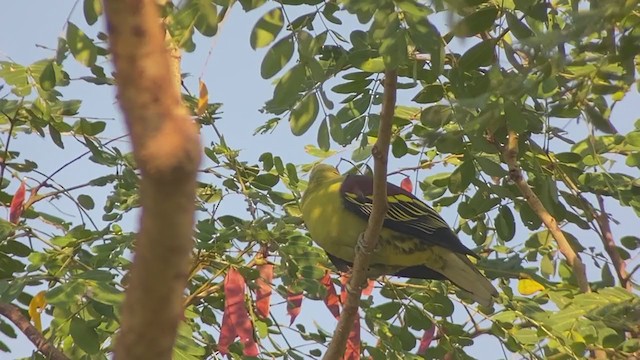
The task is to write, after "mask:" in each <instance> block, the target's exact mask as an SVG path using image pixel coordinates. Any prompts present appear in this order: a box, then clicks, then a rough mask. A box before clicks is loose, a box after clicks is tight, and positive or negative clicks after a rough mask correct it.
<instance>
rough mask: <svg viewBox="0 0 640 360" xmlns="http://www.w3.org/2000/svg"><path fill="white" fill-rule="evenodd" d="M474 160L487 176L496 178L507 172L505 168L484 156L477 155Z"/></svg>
mask: <svg viewBox="0 0 640 360" xmlns="http://www.w3.org/2000/svg"><path fill="white" fill-rule="evenodd" d="M476 161H477V162H478V166H480V169H482V171H483V172H485V173H486V174H487V175H489V176H494V177H498V178H502V177H505V176H507V175H508V174H509V172H508V171H507V170H505V169H504V168H503V167H502V166H501V165H500V164H499V163H497V162H495V161H493V160H491V159H489V158H486V157H477V158H476Z"/></svg>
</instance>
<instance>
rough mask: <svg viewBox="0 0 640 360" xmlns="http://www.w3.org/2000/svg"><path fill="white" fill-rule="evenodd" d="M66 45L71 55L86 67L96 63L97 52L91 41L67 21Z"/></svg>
mask: <svg viewBox="0 0 640 360" xmlns="http://www.w3.org/2000/svg"><path fill="white" fill-rule="evenodd" d="M67 45H68V46H69V51H70V52H71V54H72V55H73V57H74V58H75V59H76V60H78V62H79V63H81V64H82V65H84V66H86V67H91V66H93V65H94V64H95V63H96V59H97V56H98V52H97V49H96V46H95V44H94V43H93V41H92V40H91V39H90V38H89V37H88V36H87V35H85V33H84V32H82V30H80V28H78V27H77V26H76V25H75V24H74V23H72V22H69V23H67Z"/></svg>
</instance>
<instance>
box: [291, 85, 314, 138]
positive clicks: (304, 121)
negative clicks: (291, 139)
mask: <svg viewBox="0 0 640 360" xmlns="http://www.w3.org/2000/svg"><path fill="white" fill-rule="evenodd" d="M319 111H320V106H319V104H318V97H317V96H316V94H315V92H310V93H308V94H307V96H305V97H304V98H302V101H300V103H298V105H296V107H294V108H293V110H291V116H290V117H289V125H290V126H291V132H292V133H293V135H295V136H300V135H302V134H304V133H306V132H307V130H309V128H310V127H311V125H313V122H314V121H315V120H316V118H317V117H318V112H319Z"/></svg>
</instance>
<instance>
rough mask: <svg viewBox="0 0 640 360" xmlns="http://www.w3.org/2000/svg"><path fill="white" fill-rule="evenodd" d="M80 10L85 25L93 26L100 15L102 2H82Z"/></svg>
mask: <svg viewBox="0 0 640 360" xmlns="http://www.w3.org/2000/svg"><path fill="white" fill-rule="evenodd" d="M82 9H83V10H84V18H85V20H87V24H89V25H93V24H95V23H96V21H98V18H99V17H100V15H102V1H100V0H84V2H83V7H82Z"/></svg>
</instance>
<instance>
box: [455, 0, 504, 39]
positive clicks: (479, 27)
mask: <svg viewBox="0 0 640 360" xmlns="http://www.w3.org/2000/svg"><path fill="white" fill-rule="evenodd" d="M497 17H498V8H497V7H495V6H487V7H483V8H480V9H479V10H478V11H476V12H474V13H471V14H470V15H467V16H465V17H464V18H463V19H462V20H461V21H460V22H458V23H457V24H456V25H455V26H454V27H453V31H452V32H453V34H454V35H456V36H462V37H471V36H475V35H477V34H479V33H481V32H484V31H487V30H489V29H490V28H491V26H493V24H494V22H495V20H496V18H497Z"/></svg>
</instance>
